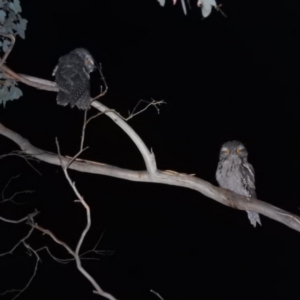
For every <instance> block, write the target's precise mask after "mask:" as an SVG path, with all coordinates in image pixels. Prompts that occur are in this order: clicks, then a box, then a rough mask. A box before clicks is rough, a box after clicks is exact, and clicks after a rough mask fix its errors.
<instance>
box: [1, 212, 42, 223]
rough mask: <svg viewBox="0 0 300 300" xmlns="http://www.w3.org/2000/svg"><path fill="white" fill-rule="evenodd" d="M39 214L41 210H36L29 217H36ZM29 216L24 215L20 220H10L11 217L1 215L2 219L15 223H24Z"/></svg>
mask: <svg viewBox="0 0 300 300" xmlns="http://www.w3.org/2000/svg"><path fill="white" fill-rule="evenodd" d="M37 214H39V211H37V210H35V212H34V213H32V214H30V215H29V216H28V217H31V218H34V217H35V216H36V215H37ZM28 217H24V218H22V219H20V220H10V219H6V218H3V217H0V220H2V221H4V222H7V223H13V224H17V223H22V222H25V221H27V220H28Z"/></svg>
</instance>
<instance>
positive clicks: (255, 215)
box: [247, 211, 261, 227]
mask: <svg viewBox="0 0 300 300" xmlns="http://www.w3.org/2000/svg"><path fill="white" fill-rule="evenodd" d="M247 214H248V218H249V220H250V223H251V224H252V225H253V226H254V227H256V223H258V224H259V225H260V226H261V221H260V217H259V214H258V213H256V212H254V211H247Z"/></svg>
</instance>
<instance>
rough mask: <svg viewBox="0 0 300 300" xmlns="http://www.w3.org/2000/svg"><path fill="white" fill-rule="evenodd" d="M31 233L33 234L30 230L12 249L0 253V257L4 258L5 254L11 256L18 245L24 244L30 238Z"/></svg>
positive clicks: (31, 229)
mask: <svg viewBox="0 0 300 300" xmlns="http://www.w3.org/2000/svg"><path fill="white" fill-rule="evenodd" d="M32 232H33V228H30V230H29V232H28V233H27V234H26V236H25V237H23V238H22V239H21V240H20V241H19V242H18V243H17V244H16V245H15V246H13V248H12V249H11V250H10V251H7V252H4V253H0V257H1V256H5V255H7V254H12V253H13V252H14V251H15V250H16V248H17V247H18V246H19V245H21V244H24V242H25V241H26V240H27V239H28V238H29V237H30V236H31V234H32Z"/></svg>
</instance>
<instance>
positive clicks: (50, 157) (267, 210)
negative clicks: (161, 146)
mask: <svg viewBox="0 0 300 300" xmlns="http://www.w3.org/2000/svg"><path fill="white" fill-rule="evenodd" d="M1 68H2V70H3V71H4V72H5V73H6V74H8V75H9V76H11V77H13V78H14V79H16V80H19V81H21V82H23V83H25V84H27V85H30V86H33V87H36V88H38V89H44V90H48V91H54V92H57V91H58V88H57V86H56V85H55V83H54V82H52V81H48V80H44V79H39V78H35V77H31V76H28V75H19V74H16V73H15V72H13V71H12V70H10V69H9V68H8V67H7V66H1ZM92 106H93V107H95V108H96V109H98V110H99V111H101V112H103V113H104V114H106V115H107V116H108V117H110V118H111V119H112V120H113V121H114V122H115V123H116V124H117V125H118V126H119V127H121V128H122V129H123V130H124V131H125V132H126V134H127V135H128V136H129V137H130V138H131V139H132V141H133V142H134V143H135V145H136V146H137V147H138V149H139V151H140V153H141V154H142V156H143V158H144V161H145V164H146V167H147V171H132V170H128V169H122V168H118V167H115V166H110V165H106V164H102V163H97V162H93V161H88V160H82V159H76V160H75V161H74V162H73V163H72V164H71V165H70V166H69V168H70V169H73V170H77V171H80V172H86V173H93V174H101V175H106V176H112V177H116V178H121V179H126V180H131V181H140V182H155V183H161V184H168V185H174V186H181V187H185V188H190V189H193V190H196V191H198V192H200V193H201V194H203V195H205V196H207V197H208V198H210V199H213V200H215V201H217V202H219V203H221V204H224V205H226V206H229V207H232V208H235V209H239V210H249V211H255V212H257V213H260V214H262V215H264V216H266V217H269V218H270V219H273V220H275V221H278V222H280V223H283V224H285V225H286V226H288V227H290V228H293V229H295V230H297V231H299V232H300V217H299V216H297V215H294V214H292V213H289V212H287V211H285V210H282V209H280V208H278V207H275V206H273V205H271V204H268V203H266V202H263V201H260V200H257V199H253V198H251V201H249V199H248V198H247V197H244V196H241V195H238V194H235V193H233V192H231V191H229V190H225V189H221V188H218V187H216V186H213V185H212V184H210V183H209V182H206V181H204V180H202V179H200V178H197V177H194V176H190V175H186V174H181V173H177V172H170V171H160V170H157V168H156V162H155V158H154V155H153V153H151V152H150V151H149V149H148V148H147V146H146V145H145V143H144V142H143V140H142V139H141V138H140V137H139V136H138V134H137V133H136V132H135V131H134V130H133V129H132V128H131V127H130V126H129V125H128V124H127V123H126V122H125V121H124V120H123V119H122V118H121V117H120V116H119V115H118V114H117V113H115V112H113V111H112V110H111V109H108V108H107V107H106V106H105V105H103V104H101V103H100V102H98V101H94V102H92ZM0 134H2V135H3V136H6V137H7V138H9V139H11V140H12V141H14V142H15V143H16V144H17V145H18V146H19V147H20V148H21V150H22V151H23V152H25V153H26V154H28V155H32V156H33V157H35V158H37V159H39V160H41V161H45V162H47V163H50V164H54V165H61V163H60V161H59V157H58V156H57V155H56V154H54V153H50V152H47V151H44V150H41V149H38V148H36V147H34V146H33V145H31V144H30V142H29V141H28V140H26V139H25V138H23V137H22V136H20V135H19V134H18V133H16V132H13V131H12V130H10V129H8V128H6V127H5V126H3V125H2V124H0ZM61 159H62V163H63V164H65V165H67V164H69V162H70V158H67V157H61Z"/></svg>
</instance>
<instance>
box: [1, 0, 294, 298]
mask: <svg viewBox="0 0 300 300" xmlns="http://www.w3.org/2000/svg"><path fill="white" fill-rule="evenodd" d="M190 1H191V2H192V3H193V2H194V1H193V0H190ZM168 2H169V3H167V6H166V7H164V8H161V7H160V6H159V4H158V2H157V1H156V0H147V1H140V0H127V1H124V0H123V1H122V0H115V1H111V0H102V1H95V0H94V1H93V0H86V1H66V0H64V1H41V0H32V1H25V0H23V1H22V2H21V5H22V8H23V12H22V16H23V18H26V19H28V21H29V23H28V28H27V31H26V39H25V40H21V39H18V40H17V43H16V45H15V48H14V49H13V52H12V53H11V55H10V56H9V58H8V61H7V65H8V66H9V67H11V68H12V69H13V70H14V71H16V72H20V73H24V74H28V75H32V76H36V77H40V78H44V79H48V80H53V77H52V76H51V74H52V71H53V69H54V66H55V65H56V63H57V61H58V58H59V57H60V56H62V55H64V54H66V53H68V52H70V51H71V50H73V49H74V48H76V47H85V48H87V49H88V50H89V51H90V52H91V53H92V55H93V56H94V58H95V59H96V60H97V61H98V62H101V63H102V66H103V72H104V75H105V77H106V80H107V84H108V87H109V89H108V93H107V95H106V96H105V97H104V98H102V99H101V101H102V102H103V103H104V104H105V105H107V106H109V107H110V108H114V109H116V110H117V111H118V112H120V113H121V114H123V115H126V114H127V111H128V110H132V109H133V107H134V106H135V105H136V103H137V102H138V101H139V100H140V99H144V100H146V101H151V99H155V100H162V99H164V100H165V101H166V102H167V105H165V106H163V107H161V109H160V114H157V113H156V111H155V109H154V108H150V109H148V110H147V111H146V112H145V113H143V114H142V115H139V116H137V117H135V118H134V119H132V120H130V122H129V124H130V125H131V126H132V127H133V128H134V130H136V132H137V133H138V134H139V135H140V136H141V138H142V139H143V140H144V142H145V143H146V144H147V146H148V147H149V148H152V149H153V151H154V153H155V155H156V159H157V164H158V168H159V169H162V170H164V169H171V170H175V171H177V172H184V173H196V175H197V176H198V177H200V178H202V179H204V180H207V181H209V182H211V183H213V184H216V180H215V170H216V166H217V162H218V153H219V149H220V147H221V145H222V143H224V142H226V141H228V140H232V139H237V140H241V141H242V142H243V143H244V144H245V145H246V147H247V149H248V152H249V161H250V162H251V163H252V164H253V166H254V169H255V171H256V182H257V194H258V198H259V199H261V200H264V201H266V202H268V203H271V204H273V205H276V206H279V207H281V208H284V209H286V210H289V211H291V212H294V213H296V214H298V213H299V209H298V207H300V200H299V199H300V190H299V179H300V178H299V177H300V174H299V171H300V159H299V157H300V154H299V150H300V149H299V148H300V143H299V142H300V140H299V134H300V119H299V84H298V81H299V71H298V70H299V53H300V51H299V50H300V43H299V30H300V19H299V17H300V12H299V3H296V2H294V3H293V2H291V1H288V2H282V1H277V0H275V1H268V0H266V1H254V2H253V1H249V0H242V1H241V0H232V1H229V0H227V1H224V2H222V3H223V6H222V9H223V10H224V12H225V13H226V14H227V16H228V17H227V18H224V17H223V16H222V15H221V14H220V13H218V12H216V11H215V10H213V12H212V15H211V16H210V17H208V18H207V19H205V20H202V16H201V13H200V10H199V9H198V8H197V7H196V6H195V3H193V4H194V6H193V9H192V10H191V11H189V14H188V16H184V15H183V12H182V9H181V6H180V3H178V4H177V5H176V6H172V4H171V1H168ZM99 82H100V81H99V74H96V73H94V74H93V76H92V95H97V94H98V93H99V87H100V84H99ZM20 87H21V88H22V91H23V93H24V96H23V97H22V98H20V99H19V100H16V101H13V102H9V103H7V105H6V107H5V109H4V108H3V107H1V109H0V116H1V123H3V125H5V126H7V127H8V128H10V129H12V130H14V131H16V132H18V133H19V134H21V135H22V136H23V137H25V138H27V139H29V141H30V142H31V143H32V144H33V145H35V146H36V147H39V148H41V149H44V150H47V151H53V152H56V146H55V137H57V138H58V140H59V142H60V146H61V151H62V154H64V155H69V156H71V155H74V154H75V153H77V151H78V149H79V145H80V136H81V126H82V122H83V112H82V111H79V110H77V109H76V108H75V109H70V107H65V108H64V107H61V106H58V105H56V101H55V97H56V94H55V93H53V92H47V91H41V90H37V89H34V88H31V87H28V86H24V85H23V84H20ZM90 113H95V110H94V109H92V111H91V112H90ZM0 143H1V144H0V145H1V147H0V151H1V154H5V153H8V152H10V151H12V150H17V149H18V148H17V146H16V145H15V144H13V142H11V141H9V140H8V139H6V138H4V137H0ZM86 144H87V145H88V146H89V149H88V150H87V151H86V152H85V153H83V154H82V158H87V159H90V160H95V161H98V162H103V163H107V164H111V165H116V166H119V167H123V168H128V169H133V170H143V169H145V166H144V163H143V160H142V158H141V155H140V153H139V152H138V150H137V149H136V147H135V145H134V144H133V143H132V142H131V140H130V139H129V138H128V137H127V136H126V134H125V133H124V132H122V130H121V129H120V128H118V127H117V126H116V125H115V124H114V123H113V122H111V120H110V119H109V118H107V117H105V116H101V117H99V118H97V119H96V120H94V121H92V122H91V124H90V125H89V127H88V129H87V137H86ZM34 166H35V168H37V169H38V170H39V172H40V173H41V174H42V176H40V175H39V174H38V173H37V172H35V171H34V170H33V169H32V168H30V167H29V166H28V165H27V164H26V162H25V161H24V160H22V159H21V158H16V157H15V158H6V159H2V160H1V161H0V186H1V188H2V189H3V187H4V186H5V185H6V183H7V182H8V180H9V179H10V178H11V177H12V176H15V175H18V174H21V175H20V176H19V177H18V178H17V179H15V180H13V182H12V183H11V184H10V185H9V187H8V188H7V189H6V191H5V195H4V196H6V197H8V196H10V195H12V194H13V193H14V192H16V191H20V190H23V189H27V190H34V191H35V192H34V193H33V194H25V195H21V196H18V198H15V200H16V202H17V203H19V204H20V203H22V205H16V204H13V203H4V204H1V206H0V209H1V216H3V217H7V218H15V219H17V218H21V217H23V216H24V215H26V214H28V213H30V212H32V211H33V209H34V208H37V209H38V210H39V211H40V212H41V213H40V215H39V216H38V217H37V218H36V221H37V222H38V224H40V225H42V226H44V227H46V228H49V229H51V230H52V231H53V232H54V233H55V234H56V235H57V236H58V237H59V238H60V239H63V240H65V241H66V242H68V243H69V244H70V245H71V246H72V247H73V248H74V247H75V245H76V243H77V241H78V238H79V236H80V233H81V231H82V229H83V227H84V225H85V213H84V210H83V208H82V207H81V206H80V205H79V204H76V203H74V202H73V200H74V199H75V198H76V197H75V195H74V193H73V191H72V190H71V188H70V186H69V185H68V183H67V181H66V179H65V177H64V175H63V173H62V171H61V169H60V167H58V166H52V165H48V164H46V163H43V162H40V163H34ZM70 175H71V177H72V180H74V181H75V182H76V185H77V187H78V189H79V191H80V192H81V194H82V195H83V196H84V198H85V200H86V201H87V202H88V204H89V205H90V207H91V211H92V229H91V231H90V233H89V234H88V236H87V239H86V241H85V243H84V246H83V250H88V249H91V248H92V247H93V246H94V244H95V243H96V242H97V239H98V238H99V237H100V235H101V234H102V233H103V231H104V230H105V231H104V235H103V238H102V241H101V243H100V245H99V247H98V248H100V249H103V250H113V251H114V254H113V255H112V256H109V257H106V256H100V260H99V261H84V262H83V265H84V266H85V267H86V269H87V270H88V271H89V272H90V273H91V275H93V276H94V277H95V279H96V280H97V282H98V283H99V284H100V286H101V287H102V288H103V289H104V290H106V291H108V292H110V293H112V294H113V295H114V296H115V297H117V298H118V299H124V300H125V299H145V300H146V299H158V298H157V297H156V296H155V295H153V294H151V293H150V292H149V290H150V289H153V290H155V291H157V292H158V293H160V294H161V296H163V297H164V299H165V300H169V299H185V300H189V299H191V300H193V299H254V298H256V299H269V298H280V299H292V298H294V296H297V295H298V294H299V288H298V286H299V277H300V275H299V253H300V235H299V233H297V232H296V231H293V230H291V229H289V228H288V227H285V226H284V225H282V224H279V223H276V222H275V221H273V220H269V219H267V218H265V217H262V224H263V226H262V227H259V228H256V229H254V228H253V227H252V226H251V225H250V223H249V221H248V219H247V216H246V213H245V212H242V211H237V210H233V209H231V208H228V207H225V206H222V205H220V204H218V203H216V202H214V201H212V200H210V199H208V198H206V197H204V196H202V195H201V194H199V193H197V192H195V191H191V190H188V189H183V188H178V187H172V186H163V185H158V184H146V183H135V182H130V181H126V180H120V179H114V178H109V177H104V176H99V175H92V174H84V173H79V172H75V171H70ZM28 229H29V228H28V227H27V226H26V225H24V224H20V225H11V224H6V223H3V222H1V224H0V252H5V251H9V250H10V249H11V248H12V247H13V245H14V244H15V243H16V242H17V241H18V240H19V239H20V238H21V237H23V236H24V235H26V233H27V232H28ZM28 243H29V244H30V245H31V246H32V247H35V248H38V247H42V246H43V245H48V246H49V248H50V249H51V251H52V253H53V254H54V255H56V256H58V257H61V258H67V257H68V256H67V254H66V252H65V251H64V249H61V248H60V247H59V246H57V245H55V244H54V243H53V242H52V241H51V240H50V238H49V237H47V236H42V235H41V234H40V233H39V232H36V233H34V235H33V236H32V237H31V238H30V239H29V240H28ZM40 256H41V259H42V264H40V265H39V267H38V271H37V275H36V277H35V278H34V280H33V282H32V283H31V285H30V287H29V288H28V289H27V290H26V291H25V292H24V294H22V298H21V297H20V299H54V298H55V297H57V298H58V297H59V298H60V299H97V298H98V299H99V296H96V295H93V294H92V286H91V285H90V283H89V282H88V281H87V280H86V279H85V278H84V277H83V276H82V275H81V274H80V273H79V272H78V271H77V270H76V268H75V265H74V263H70V264H68V265H62V264H58V263H56V262H54V261H53V260H52V259H51V258H50V257H49V256H48V255H47V254H46V252H41V253H40ZM34 263H35V258H34V257H29V256H28V255H27V254H26V251H25V249H24V247H20V248H18V249H17V250H16V251H15V252H14V254H13V255H9V256H5V257H2V258H0V265H1V268H0V278H1V280H0V292H2V291H5V290H7V289H11V288H20V287H23V286H24V285H25V284H26V282H27V281H28V279H29V277H30V276H31V274H32V272H33V269H34ZM11 298H12V294H11V295H8V296H7V295H6V296H4V297H3V299H11Z"/></svg>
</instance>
